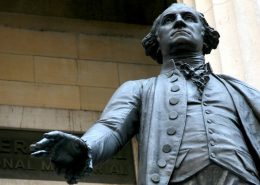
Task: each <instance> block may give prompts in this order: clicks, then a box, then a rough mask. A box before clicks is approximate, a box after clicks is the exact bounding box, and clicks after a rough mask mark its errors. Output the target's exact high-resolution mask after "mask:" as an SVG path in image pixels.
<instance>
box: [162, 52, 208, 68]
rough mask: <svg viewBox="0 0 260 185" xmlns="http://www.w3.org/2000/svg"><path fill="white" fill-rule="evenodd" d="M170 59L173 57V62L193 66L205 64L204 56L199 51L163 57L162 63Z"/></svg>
mask: <svg viewBox="0 0 260 185" xmlns="http://www.w3.org/2000/svg"><path fill="white" fill-rule="evenodd" d="M171 59H173V60H174V62H179V63H187V64H189V65H191V66H193V67H196V66H199V65H202V64H205V57H204V55H203V54H201V53H192V54H185V55H177V56H176V55H175V56H168V57H164V58H163V63H167V62H168V61H169V60H171Z"/></svg>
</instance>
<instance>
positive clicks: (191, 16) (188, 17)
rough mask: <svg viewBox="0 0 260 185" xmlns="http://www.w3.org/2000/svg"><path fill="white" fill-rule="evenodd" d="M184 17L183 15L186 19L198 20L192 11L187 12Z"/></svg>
mask: <svg viewBox="0 0 260 185" xmlns="http://www.w3.org/2000/svg"><path fill="white" fill-rule="evenodd" d="M182 17H183V19H184V20H188V21H192V22H197V19H196V17H195V16H194V15H193V14H191V13H185V14H184V15H183V16H182Z"/></svg>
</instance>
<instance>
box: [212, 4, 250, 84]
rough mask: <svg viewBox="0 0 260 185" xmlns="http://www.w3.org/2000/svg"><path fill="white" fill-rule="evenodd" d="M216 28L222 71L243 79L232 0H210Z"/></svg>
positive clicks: (242, 66)
mask: <svg viewBox="0 0 260 185" xmlns="http://www.w3.org/2000/svg"><path fill="white" fill-rule="evenodd" d="M212 6H213V12H214V17H215V23H216V29H217V30H218V31H219V33H220V44H219V52H220V59H221V66H222V72H223V73H224V74H228V75H231V76H234V77H236V78H238V79H241V80H244V79H245V73H244V65H243V62H242V55H241V49H242V48H241V45H240V42H239V40H240V39H239V37H240V35H239V34H238V31H237V30H238V29H237V24H238V23H237V17H236V13H235V10H234V3H233V1H232V0H212Z"/></svg>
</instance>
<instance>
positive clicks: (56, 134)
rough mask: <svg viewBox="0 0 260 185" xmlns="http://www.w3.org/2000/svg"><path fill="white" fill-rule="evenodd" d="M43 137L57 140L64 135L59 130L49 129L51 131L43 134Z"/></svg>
mask: <svg viewBox="0 0 260 185" xmlns="http://www.w3.org/2000/svg"><path fill="white" fill-rule="evenodd" d="M43 137H44V138H47V139H53V140H59V139H62V138H63V137H64V133H63V132H61V131H57V130H55V131H51V132H48V133H45V134H43Z"/></svg>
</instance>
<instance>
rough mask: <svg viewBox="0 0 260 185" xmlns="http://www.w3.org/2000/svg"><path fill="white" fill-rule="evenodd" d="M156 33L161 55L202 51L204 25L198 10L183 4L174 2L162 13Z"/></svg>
mask: <svg viewBox="0 0 260 185" xmlns="http://www.w3.org/2000/svg"><path fill="white" fill-rule="evenodd" d="M157 35H158V36H157V39H158V42H159V44H160V48H161V51H162V54H163V55H165V54H171V53H173V54H174V52H202V48H203V35H204V27H203V25H202V23H201V21H200V19H199V15H198V12H197V11H196V10H194V9H192V8H190V7H188V6H185V5H183V4H174V5H172V6H170V7H169V8H168V9H166V10H165V11H164V12H163V13H162V15H161V20H160V25H159V27H158V32H157Z"/></svg>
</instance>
